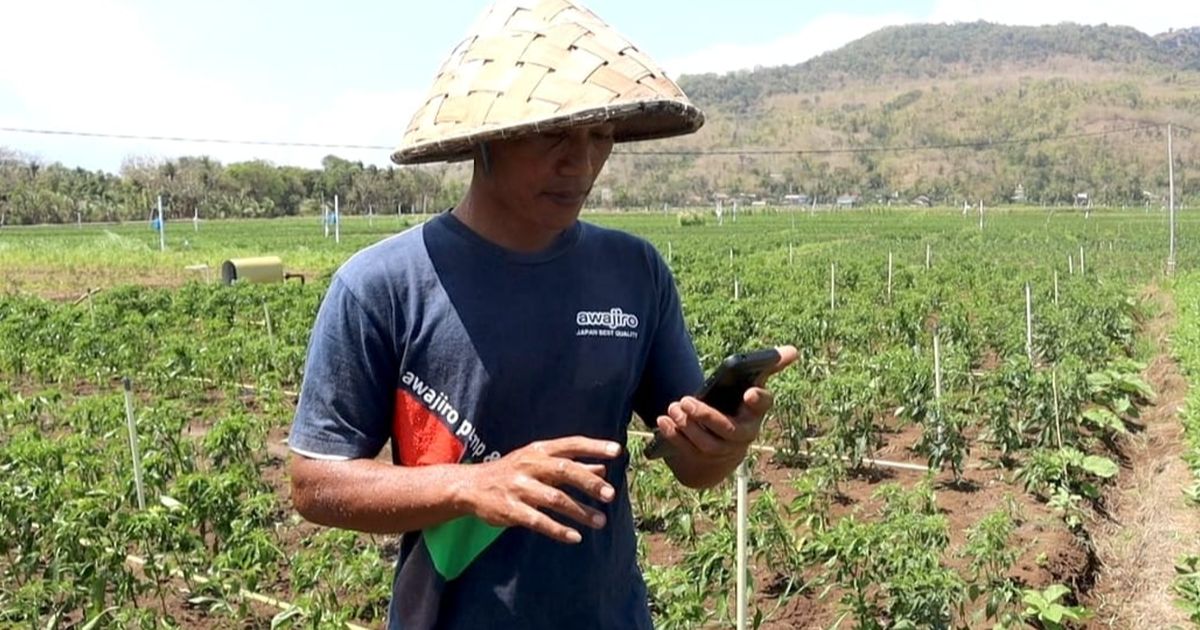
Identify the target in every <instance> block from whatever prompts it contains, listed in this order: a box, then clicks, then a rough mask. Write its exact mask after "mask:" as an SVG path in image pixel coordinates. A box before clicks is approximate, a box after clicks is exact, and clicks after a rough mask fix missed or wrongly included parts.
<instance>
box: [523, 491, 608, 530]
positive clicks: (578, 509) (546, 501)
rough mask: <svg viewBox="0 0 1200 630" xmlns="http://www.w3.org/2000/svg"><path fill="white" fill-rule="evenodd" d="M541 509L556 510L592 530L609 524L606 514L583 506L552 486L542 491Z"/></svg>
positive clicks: (539, 503) (538, 503) (539, 502)
mask: <svg viewBox="0 0 1200 630" xmlns="http://www.w3.org/2000/svg"><path fill="white" fill-rule="evenodd" d="M537 505H538V506H539V507H543V508H546V509H548V510H554V511H555V512H558V513H559V514H561V515H563V516H565V517H567V518H569V519H571V520H573V521H575V522H576V523H579V524H580V525H586V526H588V527H591V528H592V529H599V528H601V527H604V525H605V523H607V522H608V519H607V517H605V516H604V513H603V512H601V511H600V510H597V509H596V508H593V507H591V506H590V505H583V504H581V503H579V502H578V501H576V500H574V499H572V498H571V497H570V496H568V495H567V493H565V492H563V491H562V490H559V489H558V488H554V487H551V486H545V489H544V490H543V491H542V497H541V500H540V501H538V502H537Z"/></svg>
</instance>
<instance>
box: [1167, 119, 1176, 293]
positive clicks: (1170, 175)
mask: <svg viewBox="0 0 1200 630" xmlns="http://www.w3.org/2000/svg"><path fill="white" fill-rule="evenodd" d="M1167 182H1168V184H1167V190H1168V192H1167V197H1168V199H1167V208H1169V209H1170V213H1171V253H1170V254H1168V256H1167V275H1173V274H1174V273H1175V152H1174V150H1173V149H1172V148H1171V125H1170V124H1167Z"/></svg>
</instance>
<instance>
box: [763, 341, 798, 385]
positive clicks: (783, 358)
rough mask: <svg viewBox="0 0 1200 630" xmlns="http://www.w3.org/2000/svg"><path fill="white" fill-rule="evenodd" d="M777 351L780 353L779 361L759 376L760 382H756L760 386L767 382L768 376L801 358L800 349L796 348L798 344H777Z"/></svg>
mask: <svg viewBox="0 0 1200 630" xmlns="http://www.w3.org/2000/svg"><path fill="white" fill-rule="evenodd" d="M775 351H776V352H778V353H779V361H778V362H776V363H775V367H773V368H771V369H770V370H767V371H766V372H765V373H764V374H763V375H762V376H761V377H759V379H758V383H756V384H757V385H758V386H759V387H762V386H763V385H764V384H766V382H767V377H768V376H770V375H772V374H775V373H777V372H782V371H783V370H784V368H786V367H787V366H789V365H791V364H793V363H795V362H796V359H798V358H800V351H799V350H797V349H796V346H791V345H788V346H775Z"/></svg>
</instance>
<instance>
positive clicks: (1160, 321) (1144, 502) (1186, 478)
mask: <svg viewBox="0 0 1200 630" xmlns="http://www.w3.org/2000/svg"><path fill="white" fill-rule="evenodd" d="M1142 298H1143V300H1144V301H1146V302H1147V303H1149V304H1151V305H1152V306H1153V307H1154V308H1157V309H1158V312H1157V313H1155V314H1154V315H1153V317H1152V318H1151V319H1150V320H1149V321H1147V322H1146V323H1145V324H1146V329H1145V333H1146V334H1147V336H1148V338H1149V340H1150V341H1151V343H1152V344H1153V352H1154V358H1153V360H1152V361H1151V362H1150V364H1149V365H1148V366H1147V368H1146V370H1145V372H1144V373H1143V377H1144V378H1145V379H1146V381H1147V382H1148V383H1150V385H1151V386H1152V387H1153V388H1154V390H1155V392H1156V393H1157V394H1158V396H1157V400H1156V401H1155V403H1154V405H1153V406H1151V407H1149V408H1146V409H1144V410H1143V411H1142V421H1143V422H1144V423H1145V426H1146V428H1145V431H1142V432H1140V433H1137V434H1134V435H1131V436H1130V437H1129V438H1128V439H1126V440H1125V441H1124V444H1123V446H1124V450H1125V454H1126V455H1127V456H1128V458H1129V466H1128V467H1127V468H1123V469H1122V470H1121V481H1120V483H1119V484H1118V487H1117V488H1116V489H1115V490H1114V491H1113V492H1112V493H1110V495H1109V496H1108V497H1107V499H1108V501H1109V503H1110V506H1111V508H1112V511H1113V522H1110V523H1107V524H1104V525H1101V526H1099V527H1097V528H1096V530H1095V531H1094V535H1095V542H1096V551H1097V553H1098V554H1099V556H1100V559H1101V562H1102V565H1103V567H1102V569H1101V572H1100V577H1099V580H1098V581H1097V584H1096V588H1095V590H1094V591H1093V592H1092V593H1091V598H1090V599H1091V601H1090V602H1089V606H1090V607H1091V608H1092V610H1093V611H1095V613H1096V617H1095V618H1094V620H1093V621H1092V624H1091V627H1093V628H1122V629H1129V628H1155V629H1158V628H1163V629H1166V628H1177V627H1178V628H1186V627H1190V624H1189V622H1188V620H1187V616H1186V615H1185V614H1184V613H1183V612H1182V611H1181V610H1179V609H1178V608H1176V607H1175V605H1174V597H1173V595H1172V594H1171V590H1170V588H1171V582H1172V580H1173V579H1174V577H1175V571H1174V566H1175V560H1176V558H1178V557H1179V556H1180V555H1181V554H1182V553H1184V552H1185V551H1189V550H1190V551H1195V549H1196V548H1197V546H1198V545H1197V542H1196V536H1197V532H1200V510H1196V509H1195V508H1193V507H1191V506H1189V505H1187V503H1186V500H1185V498H1184V496H1183V489H1184V488H1185V487H1187V485H1188V483H1190V481H1191V473H1190V472H1189V471H1188V469H1187V466H1186V465H1185V464H1184V462H1183V460H1182V459H1181V455H1182V453H1183V452H1184V443H1183V427H1182V425H1181V424H1180V423H1179V417H1178V416H1179V410H1180V409H1181V407H1182V406H1183V402H1184V397H1185V396H1186V395H1187V388H1188V384H1187V381H1186V380H1185V378H1184V376H1183V374H1182V373H1181V371H1180V369H1179V365H1178V364H1177V363H1176V361H1175V359H1174V358H1172V357H1171V355H1170V347H1169V336H1170V334H1171V333H1172V331H1174V329H1175V317H1176V314H1175V301H1174V297H1173V296H1172V295H1171V294H1170V293H1168V292H1167V291H1164V290H1162V289H1161V288H1159V287H1158V286H1157V285H1154V286H1151V287H1149V288H1147V289H1146V291H1145V292H1144V293H1143V295H1142Z"/></svg>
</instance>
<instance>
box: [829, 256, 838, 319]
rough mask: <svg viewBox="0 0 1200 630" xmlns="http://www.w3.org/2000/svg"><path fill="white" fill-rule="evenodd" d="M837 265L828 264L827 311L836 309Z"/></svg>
mask: <svg viewBox="0 0 1200 630" xmlns="http://www.w3.org/2000/svg"><path fill="white" fill-rule="evenodd" d="M836 278H837V263H829V310H831V311H832V310H835V309H836V308H837V288H836V285H837V280H836Z"/></svg>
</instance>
